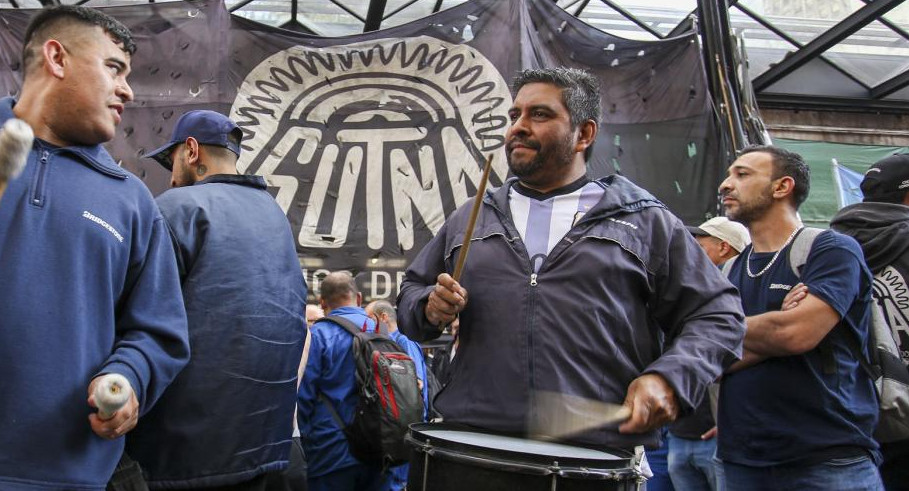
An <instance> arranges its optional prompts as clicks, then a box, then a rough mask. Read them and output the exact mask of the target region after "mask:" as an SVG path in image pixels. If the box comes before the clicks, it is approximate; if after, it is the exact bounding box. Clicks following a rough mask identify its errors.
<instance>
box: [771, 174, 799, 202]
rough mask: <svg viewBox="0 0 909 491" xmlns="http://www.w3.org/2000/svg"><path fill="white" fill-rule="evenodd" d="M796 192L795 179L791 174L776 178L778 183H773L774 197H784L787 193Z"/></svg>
mask: <svg viewBox="0 0 909 491" xmlns="http://www.w3.org/2000/svg"><path fill="white" fill-rule="evenodd" d="M794 192H795V179H793V178H792V177H791V176H783V177H781V178H779V179H777V180H776V184H774V185H773V197H774V198H784V197H786V196H787V195H792V194H793V193H794Z"/></svg>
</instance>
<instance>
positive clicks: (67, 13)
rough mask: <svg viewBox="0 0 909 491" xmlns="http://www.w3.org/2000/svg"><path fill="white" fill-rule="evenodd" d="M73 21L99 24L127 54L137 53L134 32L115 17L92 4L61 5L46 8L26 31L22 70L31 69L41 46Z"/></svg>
mask: <svg viewBox="0 0 909 491" xmlns="http://www.w3.org/2000/svg"><path fill="white" fill-rule="evenodd" d="M73 22H76V23H80V24H84V25H86V26H98V27H100V28H101V29H103V30H104V32H105V33H107V35H108V36H110V37H111V38H113V39H114V41H116V42H117V44H121V45H123V46H122V48H121V49H123V51H124V52H125V53H128V54H129V55H132V54H133V53H135V52H136V42H135V41H133V35H132V33H130V32H129V29H127V28H126V26H124V25H123V24H121V23H120V22H119V21H117V20H116V19H114V18H113V17H111V16H109V15H107V14H103V13H101V12H100V11H99V10H96V9H93V8H90V7H83V6H81V5H60V6H57V7H52V8H48V9H43V10H42V11H41V12H39V13H38V14H37V15H35V17H33V18H32V20H31V22H30V23H29V25H28V28H27V29H26V30H25V41H24V42H23V43H22V68H23V71H24V72H27V71H28V69H29V64H30V63H31V61H32V59H33V58H34V57H35V56H37V52H38V51H39V48H38V46H40V45H42V44H44V41H47V40H48V39H51V38H53V37H54V36H55V35H56V34H57V30H58V29H59V28H60V27H62V26H65V25H68V24H70V23H73Z"/></svg>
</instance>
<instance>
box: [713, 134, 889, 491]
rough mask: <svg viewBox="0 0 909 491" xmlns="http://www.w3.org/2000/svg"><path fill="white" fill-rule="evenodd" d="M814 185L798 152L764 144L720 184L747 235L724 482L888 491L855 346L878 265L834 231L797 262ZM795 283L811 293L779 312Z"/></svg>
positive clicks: (872, 403)
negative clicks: (740, 345) (795, 248)
mask: <svg viewBox="0 0 909 491" xmlns="http://www.w3.org/2000/svg"><path fill="white" fill-rule="evenodd" d="M808 190H809V170H808V166H807V165H806V164H805V161H804V160H803V159H802V158H801V156H799V155H798V154H795V153H792V152H789V151H786V150H784V149H780V148H777V147H769V146H766V147H750V148H747V149H745V151H744V152H743V153H742V154H741V156H740V157H739V158H738V159H737V160H736V161H735V162H733V163H732V165H731V166H729V172H728V177H727V178H726V180H724V181H723V183H722V184H721V185H720V192H721V194H722V195H723V207H724V208H725V210H726V216H727V217H729V218H730V219H732V220H735V221H738V222H741V223H742V224H744V225H745V226H747V227H748V231H749V232H750V234H751V240H752V244H751V245H750V246H749V247H747V248H746V249H745V250H744V251H743V252H742V255H741V256H739V258H738V259H737V260H736V261H735V263H734V264H733V265H732V267H731V270H730V271H729V279H730V280H731V281H732V283H733V284H734V285H736V286H737V287H738V288H739V291H740V292H741V295H742V304H743V306H744V308H745V314H746V315H748V316H749V317H748V318H747V323H748V331H747V335H746V336H745V354H744V357H743V359H742V361H741V362H739V363H737V364H736V365H735V366H733V367H732V370H733V373H730V374H727V375H726V376H724V377H723V380H722V385H721V390H720V404H719V417H718V418H719V421H718V429H719V437H718V438H719V442H718V456H719V457H720V459H722V460H723V471H724V478H725V481H726V486H727V487H728V489H735V490H759V489H760V490H762V489H766V490H775V489H818V490H821V489H823V490H877V489H881V480H880V476H879V474H878V471H877V463H878V462H880V455H879V452H878V447H877V444H876V443H875V442H874V440H873V439H872V437H871V434H872V431H873V430H874V425H875V423H876V421H877V398H876V396H875V393H874V387H873V384H872V382H871V379H870V378H869V377H868V375H867V374H866V372H865V371H864V370H863V369H862V367H861V365H860V364H859V360H858V358H857V356H858V355H859V354H858V353H854V351H853V350H852V349H851V348H850V344H851V343H854V344H856V345H859V346H861V347H862V350H863V351H866V349H867V346H866V344H867V343H866V341H867V338H868V322H869V310H868V304H869V302H870V301H871V274H870V272H869V271H868V268H867V267H866V266H865V262H864V259H863V257H862V251H861V249H860V248H859V245H858V244H857V243H856V242H855V240H853V239H852V238H851V237H847V236H845V235H842V234H839V233H836V232H834V231H832V230H829V231H824V232H822V233H821V234H820V235H818V236H817V238H816V239H815V240H814V242H813V245H812V247H811V251H810V253H809V254H808V258H807V263H806V264H805V265H804V267H803V268H802V269H801V273H800V275H799V276H796V274H795V273H794V272H793V271H792V269H791V267H790V263H789V251H790V246H791V244H792V241H793V240H795V237H796V235H797V234H798V233H799V232H800V231H801V230H802V223H801V220H800V219H799V216H798V208H799V206H800V205H801V204H802V203H803V202H804V201H805V198H807V196H808ZM800 281H801V282H802V283H804V284H805V285H806V286H807V288H808V294H807V296H805V297H804V298H803V299H802V300H801V301H800V302H798V305H797V306H795V307H794V308H788V309H787V310H785V311H783V310H781V308H782V304H783V300H784V298H785V297H786V294H787V293H788V292H789V291H790V290H791V289H792V288H793V287H795V286H796V285H797V284H798V283H799V282H800ZM850 337H851V339H850ZM861 356H867V352H864V353H861Z"/></svg>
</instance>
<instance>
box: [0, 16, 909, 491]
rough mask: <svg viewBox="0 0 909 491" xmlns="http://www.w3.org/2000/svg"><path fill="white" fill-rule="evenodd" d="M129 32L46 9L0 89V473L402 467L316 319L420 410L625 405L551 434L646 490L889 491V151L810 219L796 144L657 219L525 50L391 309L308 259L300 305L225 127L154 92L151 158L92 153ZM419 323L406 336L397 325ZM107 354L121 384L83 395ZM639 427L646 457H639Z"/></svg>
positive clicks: (901, 458) (367, 477) (225, 480)
mask: <svg viewBox="0 0 909 491" xmlns="http://www.w3.org/2000/svg"><path fill="white" fill-rule="evenodd" d="M134 52H135V43H134V41H133V38H132V34H131V33H130V32H129V30H127V29H126V28H125V27H124V26H123V25H121V24H120V23H119V22H117V21H116V20H114V19H112V18H110V17H109V16H107V15H105V14H102V13H100V12H98V11H97V10H94V9H91V8H87V7H81V6H61V7H55V8H50V9H45V10H43V11H41V13H39V14H37V15H36V16H35V17H34V19H33V20H32V22H31V24H30V26H29V28H28V30H27V32H26V33H25V37H24V47H23V53H22V60H23V62H22V66H23V73H24V78H23V84H22V89H21V91H20V92H19V94H18V96H17V97H15V98H13V97H7V98H4V99H0V124H2V123H3V122H5V121H6V120H8V119H11V118H19V119H21V120H24V121H25V122H27V123H28V124H29V125H31V127H32V128H33V130H34V133H35V136H36V142H35V145H34V147H33V149H32V151H31V153H30V156H29V161H28V164H27V166H26V168H25V170H24V172H23V173H22V175H21V176H19V177H18V178H16V179H13V180H12V181H10V182H9V183H8V187H7V189H6V192H5V194H4V195H3V197H2V201H0V292H2V294H3V296H4V300H3V302H2V303H0V319H2V321H0V322H2V329H0V373H2V376H0V387H2V392H3V397H2V398H0V435H3V438H2V439H3V442H4V445H3V449H2V450H0V489H3V490H57V489H80V490H93V489H105V488H107V489H114V490H142V489H207V490H224V491H227V490H230V491H240V490H257V491H265V490H282V491H283V490H303V489H310V490H400V489H405V488H406V487H407V481H408V466H407V464H406V463H404V464H399V465H394V466H390V465H383V464H382V463H376V462H364V461H362V460H360V459H358V458H357V457H356V456H355V455H354V453H353V452H352V451H351V446H350V441H349V435H348V432H347V431H346V429H347V428H346V426H347V425H349V424H350V422H351V421H352V420H353V419H354V413H355V412H356V411H358V410H359V407H358V405H357V404H358V391H357V384H358V381H357V377H356V375H355V371H356V368H357V367H356V365H355V359H354V354H353V353H352V344H353V339H354V338H353V337H352V336H351V334H350V333H349V332H348V331H347V330H346V329H345V328H344V327H343V326H342V325H341V324H340V323H339V322H338V321H337V320H332V319H333V318H335V319H337V318H342V319H344V323H345V324H347V323H352V324H353V325H355V326H358V327H359V328H360V330H361V331H363V332H366V333H377V335H380V336H387V337H389V338H391V339H392V340H393V341H395V343H397V345H398V346H400V348H401V350H402V353H406V355H407V358H409V359H410V360H412V361H413V363H414V369H415V374H416V379H417V380H416V383H417V384H418V387H419V395H420V397H422V404H423V408H424V410H423V418H422V419H423V420H424V421H429V420H431V419H433V418H437V419H441V420H443V421H444V422H445V423H446V424H458V425H463V426H464V427H470V428H478V429H482V430H483V431H487V432H494V433H500V434H503V435H512V436H515V435H517V436H520V437H523V438H527V437H530V436H532V435H529V434H528V433H529V428H540V427H542V428H544V429H546V428H556V427H557V426H558V425H557V420H558V419H559V418H560V417H562V415H561V414H553V413H548V412H547V411H546V409H545V405H543V404H541V403H540V401H541V400H542V399H541V397H543V396H544V395H546V394H559V395H563V396H565V398H564V400H561V405H560V407H559V411H558V412H559V413H567V414H574V415H580V416H582V417H585V416H590V415H589V414H584V413H585V411H588V412H589V410H585V407H589V406H588V405H586V404H587V402H584V401H588V402H589V401H596V402H598V403H610V404H613V405H617V406H619V405H620V406H624V409H625V410H626V411H627V417H622V418H620V419H621V420H620V421H617V422H614V423H606V424H594V425H586V426H584V427H582V428H580V429H577V430H576V431H572V432H571V433H566V434H561V435H558V440H559V441H560V442H561V443H563V444H565V445H570V446H576V447H584V448H595V449H611V450H615V451H618V452H623V451H624V452H627V455H629V456H633V457H629V458H630V462H632V464H633V466H634V469H635V476H637V477H636V479H637V480H636V481H635V483H638V482H643V480H644V478H645V477H649V476H651V475H654V474H656V479H654V480H653V481H651V483H650V485H651V488H650V489H661V488H660V486H665V487H667V488H668V487H670V486H673V485H674V486H675V488H676V489H679V490H685V491H687V490H699V489H713V490H716V489H729V490H735V491H738V490H764V489H766V490H777V489H800V490H801V489H818V490H821V489H823V490H857V489H861V490H880V489H885V486H886V489H888V490H890V489H905V488H907V487H909V476H907V472H909V450H907V449H909V442H887V443H886V444H885V445H883V446H882V445H880V444H879V443H878V442H877V441H876V440H875V438H874V430H875V425H876V421H877V418H878V400H877V395H876V393H875V388H874V384H873V381H872V379H871V377H870V375H869V374H868V373H866V371H864V370H862V366H863V364H862V358H863V357H865V356H867V354H868V337H869V331H868V329H869V315H870V310H869V306H870V305H871V303H872V302H873V301H875V300H878V299H880V298H881V297H882V295H884V294H882V293H880V292H878V288H876V282H875V281H876V280H875V278H877V277H881V275H884V274H886V275H888V276H887V278H888V281H889V284H891V285H896V286H895V287H894V288H897V290H894V291H891V292H890V293H889V295H890V297H891V298H892V297H894V296H901V297H900V298H903V297H905V289H903V290H898V288H904V287H905V281H903V279H904V278H905V273H907V268H909V234H907V230H906V224H907V223H909V207H907V206H909V155H896V156H893V157H890V158H888V159H884V160H883V161H881V162H879V163H878V164H876V165H875V166H873V167H872V169H871V170H869V172H868V174H867V175H866V177H865V180H864V181H863V183H862V190H863V191H864V193H865V201H866V202H865V203H861V204H858V205H853V206H852V207H847V208H845V209H843V210H842V211H841V212H840V214H838V215H837V217H836V218H835V219H834V220H833V222H832V229H830V230H825V231H820V230H812V229H806V228H805V227H803V225H802V223H801V220H800V218H799V215H798V209H799V206H800V205H801V204H802V203H803V202H804V201H805V198H806V197H807V195H808V192H809V187H810V174H809V170H808V166H807V165H806V164H805V162H804V160H803V159H802V158H801V157H800V156H799V155H797V154H795V153H792V152H789V151H786V150H783V149H781V148H778V147H774V146H754V147H748V148H746V149H744V150H743V151H742V152H741V153H740V154H739V156H738V158H737V159H736V160H735V161H734V162H733V163H732V164H731V165H730V166H729V167H728V172H727V177H726V178H725V179H724V180H723V182H722V183H721V184H720V185H719V191H720V194H721V196H722V207H723V210H724V214H725V217H716V218H712V219H710V220H707V221H706V222H704V223H703V224H701V225H699V226H697V227H686V226H685V225H684V224H683V223H682V222H681V221H680V220H679V219H678V218H677V217H676V216H674V215H673V214H672V213H671V211H670V210H668V209H667V208H666V206H665V205H663V204H662V203H661V202H660V201H659V200H658V199H656V198H655V197H654V196H652V195H651V194H650V193H648V192H647V191H646V190H644V189H642V188H640V187H638V186H637V185H635V184H634V183H632V182H630V181H629V180H628V179H626V178H624V177H622V176H619V175H612V176H609V177H605V178H600V179H591V178H590V177H588V176H587V165H586V163H587V160H588V159H589V157H590V153H591V152H592V148H593V143H594V141H595V140H596V137H597V133H598V129H599V121H600V120H601V117H600V101H601V97H600V90H599V82H598V80H597V79H596V78H595V77H593V76H591V75H590V74H589V73H587V72H584V71H582V70H577V69H570V68H546V69H528V70H524V71H522V72H521V73H520V74H519V75H518V76H517V78H516V79H515V81H514V85H513V87H512V88H513V96H514V101H513V104H512V105H511V108H510V110H509V113H508V114H509V118H510V121H511V124H510V126H509V128H508V130H507V133H506V135H505V141H506V155H507V158H508V166H509V170H510V173H511V175H512V176H513V177H511V178H510V179H508V180H507V181H506V182H505V183H504V184H503V185H502V186H500V187H498V188H496V189H490V190H488V191H486V193H485V195H483V196H482V202H481V204H480V208H479V212H478V213H477V214H475V215H473V214H472V213H471V211H472V210H471V206H472V204H470V203H468V204H465V205H464V206H463V207H461V208H459V209H458V210H457V211H455V212H454V213H453V214H452V215H451V216H449V217H448V219H447V221H446V222H445V224H444V225H443V226H442V227H441V229H440V230H439V232H438V233H437V234H436V235H435V237H434V238H433V239H432V240H431V241H430V242H429V243H428V244H427V245H426V246H425V247H424V248H423V249H422V250H421V251H420V253H419V254H418V255H417V257H416V258H415V259H414V260H413V261H412V263H411V264H410V265H409V266H408V268H407V270H406V273H405V275H404V279H403V282H402V284H401V289H400V294H399V296H398V298H397V299H396V302H395V303H391V302H390V301H388V300H376V301H373V302H371V303H369V304H367V305H365V306H364V305H363V296H362V294H361V293H360V291H359V289H358V288H357V284H356V281H355V277H354V276H353V275H351V274H350V273H348V272H334V273H331V274H329V275H328V276H326V277H325V278H324V280H323V281H322V282H321V284H320V289H319V291H318V295H316V297H317V298H318V301H319V304H318V305H314V304H311V305H306V299H307V295H308V291H307V285H306V283H305V281H304V278H303V276H302V273H301V269H300V265H299V260H298V257H297V254H296V250H295V246H294V239H293V236H292V233H291V229H290V225H289V223H288V221H287V219H286V217H285V216H284V214H283V213H282V211H281V209H280V208H279V207H278V206H277V204H276V203H275V201H274V200H273V199H272V197H271V195H270V194H269V193H268V192H267V191H266V188H267V186H266V183H265V180H264V179H263V178H262V177H259V176H245V175H240V174H239V173H238V172H237V168H236V163H237V160H238V158H239V155H240V153H241V145H240V143H241V139H242V132H241V131H240V130H239V128H238V127H237V125H236V123H234V122H233V121H231V120H230V119H229V118H228V117H226V116H224V115H222V114H219V113H217V112H213V111H207V110H196V111H190V112H187V113H185V114H183V115H182V116H181V117H180V118H179V120H178V121H177V123H176V125H175V127H174V129H173V132H172V135H171V137H170V139H169V140H168V141H167V142H166V143H164V145H163V146H161V147H160V148H157V149H155V150H153V151H151V152H148V153H147V154H146V155H145V157H148V158H153V159H155V160H156V161H157V162H159V163H160V164H161V165H162V166H164V167H165V168H166V169H168V170H169V171H170V172H171V176H172V178H171V184H172V188H173V189H171V190H168V191H166V192H164V193H162V194H161V195H160V196H158V197H157V198H153V197H152V195H151V193H150V192H149V191H148V189H146V187H145V186H144V185H143V184H142V183H141V181H140V180H139V179H137V178H136V177H135V176H134V175H132V174H130V173H129V172H127V171H125V170H123V169H122V168H120V167H119V166H118V165H117V164H116V163H115V162H114V161H113V159H112V158H111V156H110V155H109V154H108V153H107V151H106V150H105V149H104V147H103V146H102V144H103V143H105V142H107V141H109V140H110V139H111V138H113V135H114V132H115V130H116V127H117V125H118V124H119V122H120V119H121V113H122V111H123V109H124V106H125V105H126V104H127V103H129V102H130V101H132V99H133V92H132V89H131V88H130V86H129V84H128V82H127V76H128V75H129V71H130V63H131V57H132V55H133V54H134ZM472 215H473V218H475V219H476V225H475V228H474V232H473V234H472V236H469V237H468V236H466V235H465V230H466V229H468V228H469V227H468V222H469V221H471V220H472ZM468 242H469V243H470V246H471V248H470V255H469V258H468V260H467V261H466V263H465V264H464V268H463V274H462V275H461V276H460V277H459V279H457V280H456V279H455V277H454V276H453V271H454V270H455V260H456V258H457V257H458V255H459V254H458V252H460V250H461V249H462V248H464V247H466V245H467V244H468ZM797 250H803V252H804V254H803V255H804V258H799V253H797V252H795V251H797ZM875 275H877V276H875ZM897 279H898V280H899V281H897ZM907 300H909V299H907ZM896 304H897V305H898V306H899V307H900V308H902V309H903V310H902V311H899V309H897V311H894V312H895V313H900V312H901V315H903V316H905V315H906V314H907V313H909V307H906V304H902V305H900V304H899V303H898V302H897V303H896ZM889 319H896V317H895V315H891V316H889ZM443 332H452V333H453V334H454V339H453V341H452V342H451V343H450V344H449V345H448V346H447V347H446V348H445V349H444V350H440V351H439V352H438V353H437V354H436V356H435V357H432V358H427V357H426V356H425V352H424V350H423V349H422V348H421V346H420V345H419V344H418V343H419V342H424V341H427V340H432V339H436V338H438V337H439V336H440V335H441V334H442V333H443ZM894 332H895V331H894ZM898 342H899V344H900V347H901V350H902V352H903V353H906V352H907V350H909V339H907V338H906V337H905V336H904V337H902V338H900V339H898ZM854 346H858V347H859V348H858V349H855V348H854ZM905 361H906V360H905V358H904V362H905ZM107 374H119V375H121V376H123V377H125V379H126V380H127V382H128V385H129V387H130V388H131V390H132V393H131V396H130V397H129V398H128V400H127V402H126V403H125V405H123V406H122V407H121V408H119V409H117V410H116V411H115V412H113V413H112V414H110V415H102V414H100V413H97V412H96V411H95V408H96V407H97V406H98V403H99V401H97V400H96V399H95V396H94V395H93V394H94V390H93V389H94V386H95V385H96V384H97V383H98V381H99V380H100V378H101V377H102V376H104V375H107ZM415 397H416V396H415ZM578 401H581V402H578ZM667 431H668V433H667ZM664 436H665V437H666V438H665V441H666V443H665V444H664ZM642 447H644V448H646V449H647V450H645V451H644V453H643V454H641V453H640V452H636V449H639V448H642ZM660 448H664V449H665V451H666V452H667V454H668V458H667V459H666V461H667V464H665V467H666V468H665V469H660V467H661V466H659V465H654V466H653V467H654V468H653V469H648V463H647V457H646V455H647V453H650V454H651V456H656V455H659V453H658V449H660ZM642 456H643V457H642ZM651 460H652V461H653V463H654V464H656V463H658V462H659V461H660V460H659V459H655V458H652V459H651ZM661 475H663V476H665V475H668V477H669V479H665V480H663V481H662V484H659V483H660V482H661V481H660V480H659V479H658V478H659V477H660V476H661Z"/></svg>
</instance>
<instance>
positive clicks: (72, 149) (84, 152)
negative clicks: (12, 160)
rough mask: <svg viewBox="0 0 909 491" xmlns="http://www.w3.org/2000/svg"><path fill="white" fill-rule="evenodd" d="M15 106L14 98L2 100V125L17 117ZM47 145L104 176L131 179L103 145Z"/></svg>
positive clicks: (0, 101) (0, 120)
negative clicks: (65, 153) (70, 155)
mask: <svg viewBox="0 0 909 491" xmlns="http://www.w3.org/2000/svg"><path fill="white" fill-rule="evenodd" d="M15 104H16V100H15V99H13V98H12V97H4V98H2V99H0V125H3V124H4V123H6V121H7V120H8V119H12V118H14V117H16V116H15V114H13V106H14V105H15ZM46 145H47V146H49V147H50V148H58V149H60V151H64V152H68V153H70V154H73V155H74V156H76V157H78V158H79V160H81V161H82V162H83V163H84V164H85V165H86V166H88V167H89V168H91V169H94V170H95V171H97V172H100V173H102V174H104V175H107V176H110V177H114V178H117V179H126V178H128V177H129V173H127V172H126V171H125V170H123V169H122V168H120V166H119V165H117V163H116V162H114V159H113V158H112V157H111V156H110V154H109V153H107V150H105V149H104V147H103V146H102V145H73V146H69V147H51V146H50V145H49V144H46Z"/></svg>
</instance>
